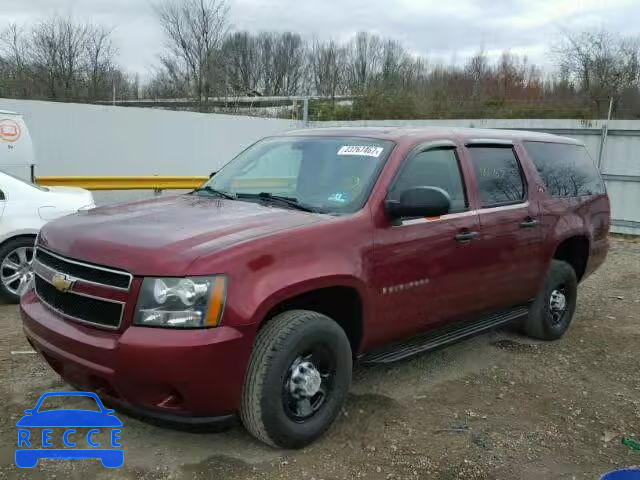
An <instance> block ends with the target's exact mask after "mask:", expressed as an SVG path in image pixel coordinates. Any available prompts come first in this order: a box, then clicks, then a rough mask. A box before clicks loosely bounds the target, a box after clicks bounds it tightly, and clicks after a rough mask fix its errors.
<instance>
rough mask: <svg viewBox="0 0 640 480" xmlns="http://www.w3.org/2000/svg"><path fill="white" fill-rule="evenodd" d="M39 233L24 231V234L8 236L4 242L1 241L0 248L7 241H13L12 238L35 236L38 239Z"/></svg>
mask: <svg viewBox="0 0 640 480" xmlns="http://www.w3.org/2000/svg"><path fill="white" fill-rule="evenodd" d="M37 236H38V235H37V234H35V233H23V234H22V235H16V236H15V237H9V238H6V239H5V240H4V241H3V242H2V243H0V248H2V247H3V246H4V245H5V244H6V243H7V242H11V241H12V240H17V239H18V238H33V239H34V240H35V239H36V237H37Z"/></svg>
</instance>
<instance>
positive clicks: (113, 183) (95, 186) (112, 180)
mask: <svg viewBox="0 0 640 480" xmlns="http://www.w3.org/2000/svg"><path fill="white" fill-rule="evenodd" d="M207 180H208V177H161V176H154V177H37V178H36V183H38V184H39V185H48V186H62V187H80V188H86V189H87V190H183V189H185V190H186V189H193V188H197V187H199V186H200V185H202V184H203V183H204V182H206V181H207Z"/></svg>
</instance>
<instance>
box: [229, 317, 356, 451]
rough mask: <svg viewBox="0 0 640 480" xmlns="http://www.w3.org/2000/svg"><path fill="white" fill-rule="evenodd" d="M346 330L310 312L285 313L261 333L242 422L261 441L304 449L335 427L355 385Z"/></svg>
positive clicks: (244, 398)
mask: <svg viewBox="0 0 640 480" xmlns="http://www.w3.org/2000/svg"><path fill="white" fill-rule="evenodd" d="M352 362H353V360H352V356H351V346H350V344H349V339H348V338H347V335H346V334H345V332H344V330H343V329H342V328H341V327H340V326H339V325H338V324H337V323H336V322H334V321H333V320H331V319H330V318H329V317H327V316H325V315H322V314H320V313H316V312H311V311H307V310H292V311H288V312H284V313H281V314H279V315H277V316H275V317H274V318H272V319H271V320H269V322H268V323H267V324H266V325H265V326H264V327H263V328H262V329H261V330H260V331H259V332H258V335H257V337H256V341H255V345H254V349H253V353H252V355H251V359H250V361H249V367H248V369H247V375H246V379H245V385H244V391H243V395H242V402H241V406H240V418H241V419H242V423H243V424H244V426H245V428H246V429H247V430H248V431H249V433H251V435H253V436H254V437H256V438H257V439H258V440H261V441H262V442H265V443H267V444H269V445H272V446H275V447H283V448H301V447H304V446H306V445H308V444H309V443H311V442H313V441H314V440H315V439H317V438H318V437H320V436H321V435H322V434H323V433H324V432H325V431H326V430H327V429H328V428H329V426H330V425H331V424H332V423H333V421H334V420H335V418H336V417H337V416H338V414H339V413H340V410H341V408H342V406H343V404H344V402H345V400H346V398H347V394H348V392H349V387H350V385H351V370H352Z"/></svg>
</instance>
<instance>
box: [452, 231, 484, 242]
mask: <svg viewBox="0 0 640 480" xmlns="http://www.w3.org/2000/svg"><path fill="white" fill-rule="evenodd" d="M478 235H479V233H478V232H461V233H459V234H457V235H456V240H457V241H458V242H470V241H471V240H473V239H474V238H477V237H478Z"/></svg>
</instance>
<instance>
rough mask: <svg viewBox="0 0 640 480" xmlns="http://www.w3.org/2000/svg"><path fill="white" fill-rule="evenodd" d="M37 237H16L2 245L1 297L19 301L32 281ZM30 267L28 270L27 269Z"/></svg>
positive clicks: (6, 300) (0, 248)
mask: <svg viewBox="0 0 640 480" xmlns="http://www.w3.org/2000/svg"><path fill="white" fill-rule="evenodd" d="M34 253H35V237H28V236H26V237H16V238H12V239H10V240H7V241H6V242H5V243H4V244H3V245H2V246H1V247H0V299H1V300H4V301H5V302H8V303H18V302H19V301H20V293H24V290H26V287H27V286H28V285H29V283H30V282H31V277H32V276H33V273H32V272H31V262H32V261H33V255H34ZM27 267H28V271H27Z"/></svg>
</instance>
